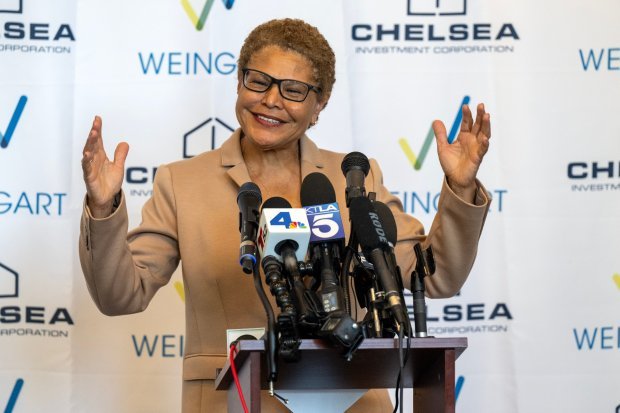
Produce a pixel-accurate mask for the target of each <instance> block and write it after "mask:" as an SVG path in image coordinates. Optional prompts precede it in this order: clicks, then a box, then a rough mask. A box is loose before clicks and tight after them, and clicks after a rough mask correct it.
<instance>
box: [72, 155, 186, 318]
mask: <svg viewBox="0 0 620 413" xmlns="http://www.w3.org/2000/svg"><path fill="white" fill-rule="evenodd" d="M127 227H128V217H127V206H126V203H125V196H124V194H122V193H121V203H120V205H119V206H118V208H117V209H116V210H115V211H114V212H113V213H112V214H111V215H110V216H109V217H106V218H104V219H95V218H93V217H92V216H91V215H90V212H89V210H88V207H87V206H86V202H84V208H83V212H82V218H81V225H80V238H79V255H80V263H81V265H82V271H83V273H84V277H85V279H86V284H87V287H88V291H89V293H90V295H91V297H92V298H93V300H94V302H95V304H96V306H97V308H99V310H100V311H101V312H102V313H104V314H106V315H120V314H131V313H136V312H140V311H143V310H144V309H146V307H147V306H148V304H149V302H150V301H151V299H152V298H153V296H154V295H155V293H156V292H157V290H158V289H159V288H160V287H162V286H163V285H165V284H166V283H168V281H169V280H170V277H171V276H172V273H173V272H174V270H175V269H176V268H177V266H178V264H179V257H180V253H179V246H178V241H177V239H178V238H177V221H176V206H175V198H174V192H173V188H172V178H171V174H170V170H169V169H168V167H166V166H162V167H160V168H159V169H158V170H157V174H156V176H155V182H154V183H153V195H152V197H151V198H150V199H149V200H148V201H147V202H146V204H145V205H144V207H143V209H142V223H141V224H140V226H138V227H137V228H136V229H134V230H132V231H131V232H129V233H127Z"/></svg>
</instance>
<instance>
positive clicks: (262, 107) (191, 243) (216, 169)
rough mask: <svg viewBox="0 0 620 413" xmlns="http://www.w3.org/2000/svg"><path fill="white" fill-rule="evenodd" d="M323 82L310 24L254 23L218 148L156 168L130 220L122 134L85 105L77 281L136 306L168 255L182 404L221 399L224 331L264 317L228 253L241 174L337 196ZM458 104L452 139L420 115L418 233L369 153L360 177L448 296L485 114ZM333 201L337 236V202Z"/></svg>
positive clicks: (380, 402) (267, 192)
mask: <svg viewBox="0 0 620 413" xmlns="http://www.w3.org/2000/svg"><path fill="white" fill-rule="evenodd" d="M334 82H335V57H334V52H333V50H332V49H331V47H330V46H329V44H328V43H327V41H326V40H325V38H324V37H323V36H322V35H321V34H320V33H319V32H318V31H317V29H316V28H315V27H312V26H310V25H308V24H307V23H305V22H303V21H300V20H295V19H282V20H272V21H269V22H267V23H264V24H262V25H260V26H258V27H256V28H255V29H254V30H253V31H252V32H251V33H250V34H249V36H248V37H247V39H246V40H245V42H244V44H243V46H242V48H241V52H240V54H239V62H238V84H237V102H236V115H237V120H238V121H239V125H240V127H239V129H237V130H236V131H235V132H234V133H233V134H232V136H230V138H229V139H228V140H226V141H225V142H224V143H223V144H222V146H221V147H220V148H219V149H216V150H213V151H210V152H205V153H203V154H201V155H199V156H196V157H194V158H191V159H187V160H183V161H179V162H175V163H172V164H169V165H164V166H162V167H160V168H159V169H158V171H157V175H156V178H155V182H154V186H153V195H152V197H151V198H150V199H149V200H148V201H147V202H146V204H145V205H144V208H143V210H142V222H141V224H140V225H139V226H138V227H137V228H136V229H133V230H131V231H130V232H129V233H128V232H127V231H128V228H127V226H128V218H127V209H126V204H125V197H124V195H123V192H122V190H121V186H122V182H123V176H124V164H125V159H126V157H127V153H128V151H129V146H128V145H127V144H126V143H120V144H119V145H118V146H117V148H116V150H115V152H114V159H113V160H110V159H109V158H108V157H107V155H106V153H105V150H104V146H103V139H102V121H101V118H99V117H95V120H94V122H93V125H92V129H91V131H90V133H89V136H88V139H87V141H86V144H85V146H84V150H83V158H82V168H83V171H84V182H85V184H86V192H87V195H86V199H85V203H84V211H83V215H82V220H81V235H80V245H79V248H80V261H81V264H82V269H83V272H84V276H85V278H86V282H87V285H88V290H89V292H90V294H91V296H92V298H93V300H94V302H95V304H96V305H97V307H98V308H99V309H100V310H101V312H102V313H104V314H107V315H120V314H130V313H136V312H139V311H143V310H144V309H145V308H146V307H147V306H148V304H149V302H150V300H151V299H152V298H153V295H154V294H155V292H156V291H157V290H158V289H159V288H160V287H162V286H164V285H165V284H166V283H167V282H168V281H169V279H170V277H171V276H172V273H173V272H174V271H175V269H176V268H177V266H178V265H179V263H181V266H182V272H183V281H184V288H185V316H186V343H185V351H184V354H185V356H184V360H183V409H182V411H183V412H184V413H199V412H203V413H204V412H225V411H226V393H225V392H216V391H215V389H214V379H215V374H216V369H218V368H221V367H222V366H223V365H224V363H225V360H226V354H227V348H226V330H227V329H234V328H247V327H262V326H264V325H265V323H266V320H265V313H264V310H263V307H262V304H261V302H260V300H259V298H258V295H257V294H256V291H255V289H254V285H253V283H252V282H251V281H250V280H249V279H248V277H247V276H246V275H245V274H243V272H242V271H241V269H240V267H239V263H238V247H239V233H238V231H237V227H238V224H239V221H238V219H239V217H238V208H237V205H236V198H237V193H238V190H239V187H240V185H242V184H243V183H245V182H248V181H252V182H254V183H256V184H257V185H258V187H259V188H260V190H261V192H262V195H263V199H268V198H271V197H274V196H279V197H283V198H285V199H287V200H288V201H289V202H290V204H291V205H292V206H293V207H300V206H301V201H300V188H301V183H302V181H303V179H304V177H305V176H307V175H308V174H310V173H312V172H320V173H322V174H324V175H326V176H327V177H328V178H329V180H330V181H331V182H332V184H333V186H334V188H335V191H336V194H337V201H338V203H339V204H340V205H345V200H344V194H345V187H346V182H345V179H344V176H343V174H342V172H341V170H340V167H341V162H342V159H343V157H344V154H340V153H335V152H331V151H327V150H323V149H319V148H318V147H317V146H316V145H315V144H314V143H313V142H312V141H311V140H310V139H309V138H308V137H307V136H306V131H307V130H308V129H309V128H310V127H311V126H313V125H314V124H316V122H318V120H319V115H320V113H321V111H322V110H323V109H324V108H325V106H326V105H327V102H328V101H329V98H330V95H331V92H332V87H333V85H334ZM462 110H463V121H462V125H461V129H460V132H459V134H458V138H457V140H456V141H455V142H454V143H452V144H449V143H448V140H447V134H446V129H445V127H444V125H443V123H442V122H441V121H435V122H434V123H433V129H434V131H435V136H436V142H437V149H438V155H439V160H440V163H441V167H442V169H443V171H444V173H445V179H444V183H443V186H442V191H441V195H440V201H439V207H438V211H437V214H436V217H435V220H434V222H433V225H432V226H431V228H430V231H429V232H428V234H425V232H424V229H423V227H422V225H421V224H420V222H419V221H417V220H416V219H414V218H413V217H411V216H410V215H408V214H406V213H404V212H403V208H402V205H401V203H400V201H399V200H398V199H397V198H396V197H394V196H393V195H391V194H390V192H389V190H388V189H386V188H385V187H384V186H383V182H382V181H383V179H382V174H381V170H380V169H379V166H378V165H377V163H376V162H375V161H374V160H371V161H370V172H369V174H368V177H367V179H366V188H367V190H368V191H373V192H375V193H376V194H377V200H379V201H382V202H383V203H385V204H387V205H388V206H389V207H390V209H391V210H392V212H393V214H394V217H395V220H396V223H397V227H398V242H397V244H396V248H395V251H396V257H397V261H398V264H399V266H400V268H401V269H402V271H403V274H410V273H411V272H412V270H413V269H414V268H415V255H414V252H413V245H414V244H415V243H418V242H421V243H423V245H430V244H432V246H433V250H434V253H435V261H436V268H437V269H436V273H435V275H434V276H433V277H431V278H429V279H428V281H427V294H428V295H429V296H430V297H449V296H451V295H454V294H455V293H456V292H458V291H459V289H460V288H461V286H462V285H463V283H464V282H465V280H466V278H467V276H468V274H469V271H470V269H471V267H472V265H473V262H474V259H475V255H476V251H477V245H478V238H479V236H480V232H481V230H482V226H483V223H484V219H485V217H486V213H487V210H488V207H489V199H488V197H487V193H486V191H485V190H484V188H483V187H482V185H481V184H480V183H479V182H478V181H477V180H476V174H477V171H478V168H479V166H480V163H481V161H482V158H483V156H484V155H485V153H486V152H487V149H488V146H489V138H490V136H491V131H490V117H489V114H487V113H485V110H484V106H483V105H482V104H480V105H478V107H477V113H476V119H475V121H474V120H473V117H472V113H471V111H470V109H469V108H468V107H467V106H464V107H463V109H462ZM342 214H343V217H342V218H343V222H344V223H345V224H344V225H345V232H346V233H347V235H348V234H349V227H348V222H349V219H348V212H347V211H346V209H343V210H342ZM405 285H408V284H407V281H406V284H405ZM261 405H262V406H263V411H264V412H286V411H288V410H287V409H286V407H285V406H284V405H281V404H280V403H279V402H277V401H276V400H275V399H274V398H273V397H266V395H265V396H264V397H263V399H262V401H261ZM348 411H349V412H384V411H385V412H387V411H391V403H390V400H389V396H388V393H387V391H385V390H371V391H369V392H367V393H366V394H365V395H364V396H362V398H360V399H359V400H358V401H357V402H356V403H355V404H354V405H353V406H351V407H350V409H349V410H348Z"/></svg>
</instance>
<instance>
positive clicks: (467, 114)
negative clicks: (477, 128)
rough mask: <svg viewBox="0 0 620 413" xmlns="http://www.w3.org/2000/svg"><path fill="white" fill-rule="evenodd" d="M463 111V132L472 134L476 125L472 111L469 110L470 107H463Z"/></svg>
mask: <svg viewBox="0 0 620 413" xmlns="http://www.w3.org/2000/svg"><path fill="white" fill-rule="evenodd" d="M461 111H462V112H463V120H462V121H461V132H470V131H471V128H472V125H473V123H474V120H473V118H472V116H471V110H470V109H469V106H468V105H463V107H462V108H461Z"/></svg>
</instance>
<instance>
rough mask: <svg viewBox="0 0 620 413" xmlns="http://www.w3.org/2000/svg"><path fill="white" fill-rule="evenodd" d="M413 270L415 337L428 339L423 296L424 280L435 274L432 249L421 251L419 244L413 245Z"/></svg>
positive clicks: (412, 290)
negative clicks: (414, 262)
mask: <svg viewBox="0 0 620 413" xmlns="http://www.w3.org/2000/svg"><path fill="white" fill-rule="evenodd" d="M413 251H414V252H415V256H416V259H417V260H416V264H415V270H414V271H413V272H412V273H411V293H412V295H413V319H414V324H415V336H416V337H428V332H427V328H426V301H425V300H426V298H425V296H424V290H425V285H424V278H426V277H430V276H431V275H433V273H434V272H435V259H434V257H433V249H432V247H430V246H429V247H428V249H427V250H425V251H423V250H422V247H421V246H420V244H419V243H418V244H415V245H414V247H413Z"/></svg>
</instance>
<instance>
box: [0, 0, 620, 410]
mask: <svg viewBox="0 0 620 413" xmlns="http://www.w3.org/2000/svg"><path fill="white" fill-rule="evenodd" d="M208 4H209V2H208V1H205V0H180V1H178V0H153V1H149V2H141V1H137V0H123V1H121V0H107V1H104V0H55V1H53V2H52V1H45V0H0V366H1V367H0V407H4V408H5V412H9V413H10V412H40V411H57V412H62V411H66V412H69V411H71V412H110V411H116V412H171V411H178V410H179V406H180V389H181V379H180V376H181V357H182V347H183V333H184V332H183V325H184V324H183V319H182V317H183V301H182V296H181V295H179V294H178V293H177V291H178V288H179V285H180V282H181V278H180V274H175V276H174V277H173V279H172V281H171V283H170V285H169V286H167V287H166V288H164V289H162V290H161V291H160V292H159V293H158V294H157V296H156V297H155V299H154V300H153V302H152V303H151V305H150V307H149V309H148V311H146V312H145V313H143V314H138V315H132V316H126V317H116V318H108V317H105V316H103V315H101V314H100V313H99V312H98V311H97V310H96V308H95V306H94V305H93V303H92V302H91V300H90V297H89V295H88V293H87V291H86V288H85V284H84V281H83V279H82V275H81V271H80V267H79V263H78V261H77V248H76V246H77V233H78V225H79V215H80V212H81V203H82V199H83V195H84V187H83V182H82V179H81V169H80V158H81V150H82V146H83V142H84V140H85V138H86V135H87V133H88V130H89V127H90V124H91V122H92V119H93V117H94V115H95V114H99V115H101V116H102V117H103V120H104V136H105V142H106V146H107V148H108V150H109V151H110V152H112V151H113V148H114V147H115V146H116V144H117V143H118V142H119V141H121V140H125V141H127V142H129V144H130V146H131V150H130V153H129V157H128V159H127V165H126V166H127V174H126V181H125V185H124V189H125V193H126V194H127V201H128V205H129V208H130V219H131V224H132V225H136V224H137V223H138V222H139V211H140V208H141V206H142V204H143V203H144V201H145V200H146V199H147V197H148V195H149V194H150V190H151V188H152V176H153V173H154V169H155V168H156V167H157V166H158V165H160V164H162V163H167V162H171V161H174V160H178V159H181V158H183V157H184V156H186V155H194V154H196V153H199V152H201V151H204V150H210V149H211V148H212V143H213V145H214V146H218V145H219V144H221V142H222V141H223V140H224V139H225V138H226V137H227V136H228V135H229V133H230V129H231V128H233V129H234V128H236V127H237V122H236V118H235V115H234V101H235V96H236V95H235V88H236V78H235V73H236V59H237V57H238V51H239V49H240V46H241V43H242V41H243V39H244V38H245V37H246V35H247V34H248V32H249V31H250V30H251V29H252V28H253V27H255V26H256V25H258V24H259V23H262V22H264V21H266V20H269V19H271V18H275V17H298V18H302V19H304V20H306V21H308V22H310V23H311V24H313V25H316V26H317V27H318V28H319V30H320V31H321V32H322V33H323V34H324V35H325V37H326V38H327V39H328V40H329V42H330V43H331V45H332V47H333V48H334V50H335V52H336V57H337V74H336V75H337V82H336V85H335V88H334V91H333V94H332V99H331V101H330V103H329V106H328V107H327V109H326V110H325V111H324V112H323V113H322V114H321V119H320V122H319V124H318V125H317V127H315V128H314V129H313V130H311V132H310V135H311V137H312V138H313V139H314V140H315V141H316V142H317V143H318V144H319V145H320V146H322V147H324V148H328V149H332V150H337V151H342V152H349V151H351V150H359V151H362V152H364V153H366V154H367V155H369V156H371V157H374V158H377V159H378V161H379V163H380V164H381V166H382V168H383V172H384V175H385V180H386V185H387V186H388V187H389V188H390V189H392V190H393V191H394V192H395V193H397V194H398V196H400V197H401V198H402V199H403V202H404V204H405V207H406V209H407V212H409V213H412V214H414V215H415V216H416V217H418V218H419V219H420V220H421V221H422V222H424V223H425V224H426V225H427V226H428V225H430V222H431V220H432V218H433V215H434V213H435V209H434V205H436V196H437V193H438V191H439V188H440V183H441V170H440V167H439V164H438V161H437V156H436V150H435V144H434V141H432V140H431V141H430V142H429V146H428V152H426V149H425V142H426V140H427V138H428V132H429V128H430V125H431V122H432V120H433V119H436V118H439V119H442V120H444V122H445V123H446V125H447V127H448V128H451V126H452V124H453V123H454V120H455V118H456V116H457V113H458V109H459V106H460V104H461V102H463V101H468V100H469V101H471V103H472V104H474V105H475V104H476V103H478V102H485V104H486V106H487V109H488V110H489V111H490V112H491V118H492V123H493V139H492V145H491V149H490V151H489V154H488V155H487V157H486V159H485V162H484V165H483V167H482V169H481V171H480V178H481V180H482V181H483V182H484V184H485V185H486V187H487V188H488V189H489V191H491V193H492V195H493V198H494V201H493V205H492V207H491V212H490V213H489V216H488V219H487V223H486V227H485V230H484V232H483V235H482V239H481V241H480V252H479V255H478V260H477V262H476V264H475V266H474V268H473V270H472V274H471V276H470V279H469V280H468V282H467V283H466V285H465V287H464V288H463V290H462V291H461V293H460V294H459V295H458V296H456V297H454V298H451V299H446V300H429V302H428V307H429V317H431V320H432V321H430V322H429V328H430V333H431V334H435V335H437V336H443V337H448V336H467V337H468V338H469V348H468V350H467V351H466V352H465V353H464V354H463V355H462V356H461V358H460V359H459V360H458V361H457V376H458V377H457V391H458V399H457V411H459V412H491V411H493V412H528V413H529V412H583V411H590V412H601V413H614V412H615V413H618V412H620V392H619V391H618V389H619V387H620V373H619V371H618V367H619V366H620V321H619V316H618V314H619V312H620V259H619V258H618V253H617V250H618V246H619V243H618V241H617V233H618V230H619V229H620V222H619V218H618V216H619V215H618V210H619V206H620V202H619V197H618V190H619V189H620V126H619V125H620V124H619V123H618V122H617V118H618V113H620V111H619V109H620V104H619V102H620V25H618V18H619V17H620V3H618V2H617V1H614V0H600V1H597V2H591V1H586V0H578V1H573V2H569V3H567V2H565V1H559V0H548V1H545V2H544V4H543V3H541V2H537V1H532V0H526V1H521V2H509V1H506V0H496V1H492V0H442V1H434V0H383V1H376V0H345V1H340V2H337V1H333V0H311V1H310V0H298V1H295V2H292V1H289V2H281V1H275V0H260V1H248V0H238V1H234V0H228V1H215V2H213V4H212V8H211V9H210V12H209V13H208V14H207V17H206V19H205V20H204V22H203V23H204V27H200V26H201V25H200V23H201V21H199V19H198V21H197V17H196V16H200V15H201V11H202V10H203V8H204V7H205V5H208ZM197 25H198V29H197ZM185 141H186V145H185V146H184V142H185ZM416 160H417V165H416Z"/></svg>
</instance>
